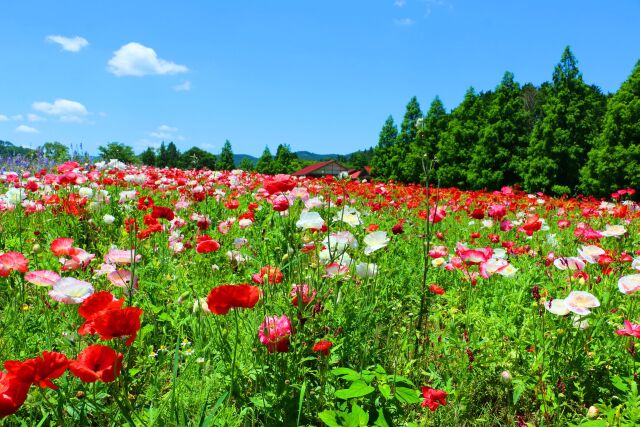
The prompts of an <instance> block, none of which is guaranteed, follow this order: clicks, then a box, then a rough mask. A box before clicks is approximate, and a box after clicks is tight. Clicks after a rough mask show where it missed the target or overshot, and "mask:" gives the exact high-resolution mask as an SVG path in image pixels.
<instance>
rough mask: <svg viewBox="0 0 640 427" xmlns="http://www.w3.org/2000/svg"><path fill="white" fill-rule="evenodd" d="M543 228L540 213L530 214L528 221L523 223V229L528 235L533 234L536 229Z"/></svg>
mask: <svg viewBox="0 0 640 427" xmlns="http://www.w3.org/2000/svg"><path fill="white" fill-rule="evenodd" d="M541 228H542V221H540V216H538V215H529V217H528V218H527V221H526V222H525V223H524V224H522V229H523V230H524V232H525V233H526V234H527V236H532V235H533V233H534V232H535V231H538V230H540V229H541Z"/></svg>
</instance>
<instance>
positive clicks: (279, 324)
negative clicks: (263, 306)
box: [258, 314, 291, 353]
mask: <svg viewBox="0 0 640 427" xmlns="http://www.w3.org/2000/svg"><path fill="white" fill-rule="evenodd" d="M290 336H291V321H290V320H289V318H288V317H287V315H286V314H283V315H282V316H280V317H278V316H267V317H265V319H264V322H262V323H261V324H260V328H259V329H258V337H259V338H260V342H261V343H262V344H264V345H266V346H267V349H268V350H269V353H273V352H278V353H282V352H287V351H289V337H290Z"/></svg>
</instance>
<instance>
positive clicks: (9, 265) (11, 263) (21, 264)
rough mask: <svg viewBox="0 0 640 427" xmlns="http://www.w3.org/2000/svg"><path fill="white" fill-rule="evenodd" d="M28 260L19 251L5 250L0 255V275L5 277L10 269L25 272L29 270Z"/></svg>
mask: <svg viewBox="0 0 640 427" xmlns="http://www.w3.org/2000/svg"><path fill="white" fill-rule="evenodd" d="M28 264H29V260H28V259H26V258H25V257H24V255H22V254H21V253H20V252H7V253H4V254H2V255H0V277H7V276H8V275H9V273H11V272H12V271H19V272H20V273H26V272H27V271H29V266H28Z"/></svg>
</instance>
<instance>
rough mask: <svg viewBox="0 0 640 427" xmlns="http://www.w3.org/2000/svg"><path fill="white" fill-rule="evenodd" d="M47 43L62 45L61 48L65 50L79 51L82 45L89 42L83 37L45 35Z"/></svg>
mask: <svg viewBox="0 0 640 427" xmlns="http://www.w3.org/2000/svg"><path fill="white" fill-rule="evenodd" d="M46 40H47V41H48V42H49V43H57V44H59V45H60V46H62V50H66V51H67V52H79V51H80V49H82V48H83V47H87V46H89V42H88V41H87V39H85V38H84V37H79V36H75V37H63V36H47V38H46Z"/></svg>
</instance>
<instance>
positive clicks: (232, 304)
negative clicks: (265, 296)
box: [207, 283, 260, 314]
mask: <svg viewBox="0 0 640 427" xmlns="http://www.w3.org/2000/svg"><path fill="white" fill-rule="evenodd" d="M259 299H260V289H259V288H258V287H256V286H251V285H247V284H246V283H243V284H240V285H220V286H217V287H215V288H213V289H211V291H210V292H209V296H208V297H207V305H208V307H209V311H211V312H212V313H215V314H227V313H228V312H229V310H231V309H232V308H253V307H254V306H255V305H256V304H257V303H258V300H259Z"/></svg>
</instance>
